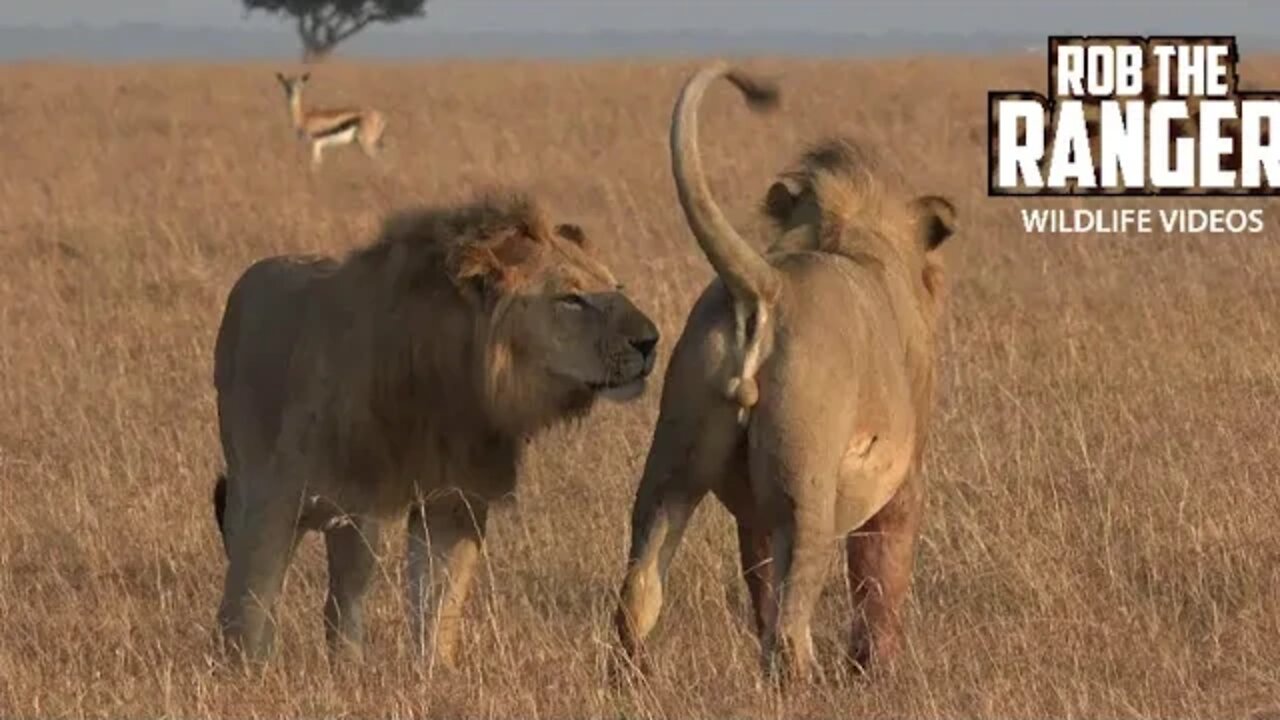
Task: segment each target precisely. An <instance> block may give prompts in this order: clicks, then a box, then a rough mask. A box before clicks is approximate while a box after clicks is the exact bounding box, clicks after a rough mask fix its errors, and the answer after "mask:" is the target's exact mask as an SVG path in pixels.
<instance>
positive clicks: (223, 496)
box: [213, 475, 227, 545]
mask: <svg viewBox="0 0 1280 720" xmlns="http://www.w3.org/2000/svg"><path fill="white" fill-rule="evenodd" d="M226 514H227V476H226V475H219V476H218V479H217V481H216V482H214V484H213V516H214V518H215V519H216V520H217V521H218V534H219V535H221V536H222V542H223V544H224V545H225V544H226V541H227V531H226V530H225V529H223V519H224V518H225V517H226Z"/></svg>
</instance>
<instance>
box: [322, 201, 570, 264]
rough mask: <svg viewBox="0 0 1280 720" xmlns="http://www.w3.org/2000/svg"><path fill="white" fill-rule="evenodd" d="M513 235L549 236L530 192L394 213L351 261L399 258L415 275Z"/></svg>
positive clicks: (542, 211) (542, 213)
mask: <svg viewBox="0 0 1280 720" xmlns="http://www.w3.org/2000/svg"><path fill="white" fill-rule="evenodd" d="M513 232H518V233H520V234H522V235H527V236H528V237H530V238H533V239H535V240H540V239H546V238H548V237H550V234H551V226H550V223H549V220H548V215H547V212H546V210H545V208H543V207H542V205H541V204H540V203H539V202H537V201H536V200H535V199H534V198H532V197H531V196H529V195H528V194H525V193H522V192H515V191H509V190H493V191H490V192H488V193H485V194H483V195H481V196H480V197H479V198H477V199H475V200H472V201H470V202H466V203H462V204H455V205H419V206H417V207H409V208H405V209H402V210H398V211H395V212H393V213H391V214H390V215H389V216H388V217H387V218H386V220H384V221H383V224H382V228H381V230H380V231H379V232H378V236H377V239H376V240H374V242H373V243H372V244H370V245H368V246H366V247H364V248H360V249H358V250H355V251H354V252H352V253H351V255H350V256H349V257H348V261H347V262H348V263H349V264H352V265H363V266H366V267H369V266H374V267H376V266H383V265H385V264H386V263H387V262H389V261H392V260H393V258H396V260H398V262H399V263H400V264H405V265H406V266H407V267H405V268H403V269H405V270H409V271H411V272H415V273H416V272H420V271H423V270H426V269H428V267H429V268H430V269H432V270H435V271H438V272H443V271H445V270H446V264H447V261H448V258H449V257H450V256H451V255H453V254H455V253H456V252H457V251H459V250H460V249H463V248H465V247H487V246H490V245H492V244H494V243H496V242H499V241H500V240H502V239H503V238H504V237H507V236H509V235H510V234H511V233H513ZM424 266H428V267H424Z"/></svg>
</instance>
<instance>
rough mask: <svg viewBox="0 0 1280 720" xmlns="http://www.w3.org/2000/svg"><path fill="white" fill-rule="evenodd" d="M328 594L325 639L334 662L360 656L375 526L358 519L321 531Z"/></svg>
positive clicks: (373, 562)
mask: <svg viewBox="0 0 1280 720" xmlns="http://www.w3.org/2000/svg"><path fill="white" fill-rule="evenodd" d="M324 539H325V551H326V553H327V555H328V559H329V593H328V595H327V596H326V597H325V603H324V619H325V639H326V640H327V641H328V644H329V652H330V655H331V656H332V657H334V658H347V659H352V660H358V659H360V658H361V657H362V656H363V654H364V598H365V594H366V593H367V592H368V589H369V582H370V581H371V580H372V579H373V574H374V572H375V570H376V569H377V556H376V555H375V553H374V550H375V549H376V548H377V546H378V539H379V524H378V521H377V520H374V519H373V518H370V517H358V518H354V519H352V520H350V521H349V522H347V523H344V524H340V525H337V526H336V527H332V528H330V529H328V530H326V531H325V538H324Z"/></svg>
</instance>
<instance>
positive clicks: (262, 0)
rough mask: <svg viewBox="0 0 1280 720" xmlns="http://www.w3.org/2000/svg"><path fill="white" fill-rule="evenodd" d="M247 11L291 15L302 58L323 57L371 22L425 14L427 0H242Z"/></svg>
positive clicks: (315, 58)
mask: <svg viewBox="0 0 1280 720" xmlns="http://www.w3.org/2000/svg"><path fill="white" fill-rule="evenodd" d="M241 1H242V2H243V3H244V9H245V14H246V15H248V14H250V13H252V12H253V11H255V10H262V11H263V12H268V13H271V14H273V15H283V16H286V17H292V18H293V19H294V21H295V22H296V23H297V28H298V39H299V40H301V41H302V58H303V60H307V61H310V60H320V59H323V58H324V57H325V56H327V55H328V54H329V53H331V52H333V49H334V48H335V47H337V45H338V43H340V42H342V41H343V40H346V39H347V38H349V37H351V36H352V35H355V34H356V33H358V32H360V31H361V30H363V29H364V28H365V27H366V26H368V25H369V24H370V23H395V22H400V21H401V20H405V19H407V18H411V17H421V16H422V15H424V14H425V12H426V11H425V10H424V6H425V5H426V4H427V0H241Z"/></svg>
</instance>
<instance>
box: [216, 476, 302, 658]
mask: <svg viewBox="0 0 1280 720" xmlns="http://www.w3.org/2000/svg"><path fill="white" fill-rule="evenodd" d="M272 480H273V478H270V477H265V476H258V477H256V478H254V477H248V476H247V475H246V476H245V477H236V478H232V479H231V482H233V483H236V484H237V487H229V488H228V493H229V494H230V495H234V494H237V493H242V492H245V491H246V490H257V491H258V492H255V493H252V494H251V495H250V496H249V497H245V498H243V499H242V500H237V499H236V498H235V497H228V507H227V510H228V514H227V517H226V518H225V519H224V522H225V523H227V525H228V528H227V529H228V530H229V533H228V539H227V541H228V546H229V549H230V553H229V556H228V560H229V562H228V565H227V575H226V580H225V582H224V584H223V594H222V602H221V603H220V605H219V607H218V626H219V627H220V628H221V630H222V637H223V643H224V647H225V649H226V650H227V651H228V652H230V653H231V654H232V655H233V656H235V655H240V654H243V656H244V658H245V659H246V660H249V661H250V662H260V661H263V660H265V659H266V658H267V656H268V655H269V654H270V652H271V647H272V644H273V640H274V637H275V620H274V618H272V617H271V614H272V612H273V610H274V607H275V601H276V597H277V596H278V595H279V593H280V588H281V586H282V585H283V584H284V574H285V570H286V569H287V568H288V566H289V561H290V560H291V559H292V557H293V551H294V548H296V547H297V542H298V537H299V534H300V529H299V527H298V518H299V510H300V507H301V498H300V497H299V496H298V495H296V494H293V493H289V492H287V491H283V490H280V489H278V488H275V487H273V486H272V484H271V481H272ZM246 481H250V482H246ZM232 509H235V510H236V512H235V513H234V514H233V513H232V512H231V510H232Z"/></svg>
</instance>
